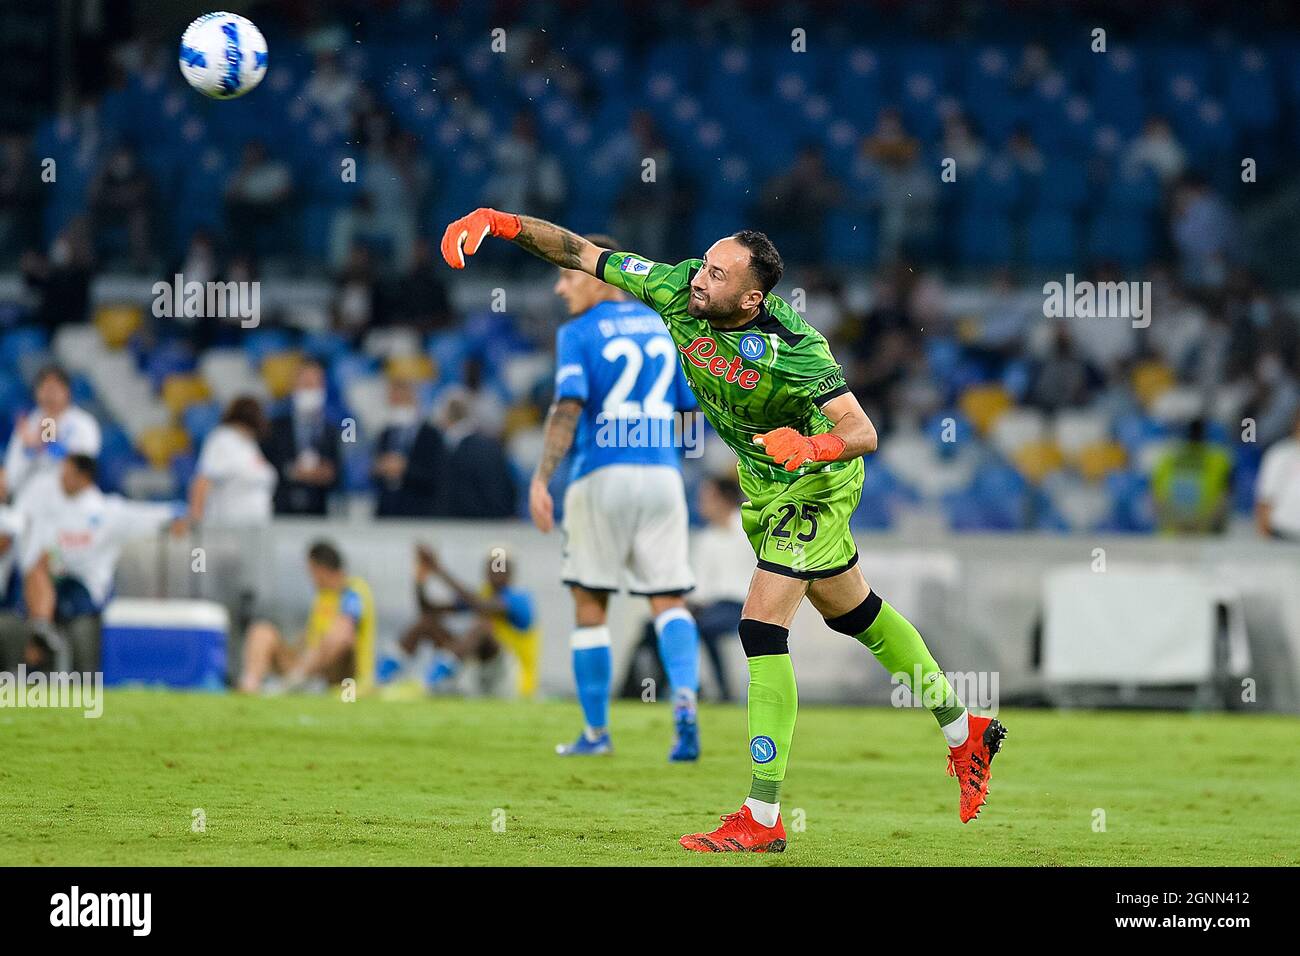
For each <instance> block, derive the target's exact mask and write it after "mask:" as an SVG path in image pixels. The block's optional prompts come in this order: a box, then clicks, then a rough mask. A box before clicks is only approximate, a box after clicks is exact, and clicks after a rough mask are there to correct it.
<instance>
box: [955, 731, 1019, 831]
mask: <svg viewBox="0 0 1300 956" xmlns="http://www.w3.org/2000/svg"><path fill="white" fill-rule="evenodd" d="M969 720H970V734H969V736H967V738H966V742H965V743H964V744H962V745H961V746H960V747H950V748H949V753H948V776H950V777H956V778H957V783H958V784H960V785H961V804H960V806H959V807H958V815H959V816H960V817H961V822H962V823H969V822H970V821H971V820H973V819H975V817H977V816H979V812H980V807H982V806H984V800H985V799H986V798H987V797H988V795H989V774H990V772H991V771H990V765H991V764H992V763H993V758H994V757H995V756H997V753H998V751H999V750H1000V749H1001V748H1002V738H1003V737H1005V736H1006V735H1007V729H1006V728H1005V727H1003V726H1002V724H1001V722H1000V721H998V720H997V718H995V717H976V716H975V715H974V714H971V715H970V717H969Z"/></svg>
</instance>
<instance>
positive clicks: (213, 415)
mask: <svg viewBox="0 0 1300 956" xmlns="http://www.w3.org/2000/svg"><path fill="white" fill-rule="evenodd" d="M221 414H222V408H221V406H220V405H218V404H217V403H216V402H196V403H195V404H193V405H190V406H189V407H188V408H186V409H185V411H184V412H182V413H181V424H182V425H184V427H185V430H186V431H187V432H189V435H190V441H191V442H192V444H193V445H194V446H195V447H198V446H199V445H202V444H203V439H205V438H207V437H208V432H210V431H212V429H214V428H216V427H217V425H218V424H219V423H220V422H221Z"/></svg>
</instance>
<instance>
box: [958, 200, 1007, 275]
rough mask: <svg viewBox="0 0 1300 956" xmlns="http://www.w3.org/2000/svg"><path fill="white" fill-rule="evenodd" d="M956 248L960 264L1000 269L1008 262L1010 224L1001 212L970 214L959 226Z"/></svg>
mask: <svg viewBox="0 0 1300 956" xmlns="http://www.w3.org/2000/svg"><path fill="white" fill-rule="evenodd" d="M957 232H958V235H957V247H958V249H959V250H960V253H961V258H962V260H963V261H965V262H968V263H973V264H977V265H1001V264H1004V263H1007V262H1010V261H1011V258H1012V247H1013V236H1012V232H1011V220H1010V218H1009V217H1008V216H1007V215H1006V214H1005V213H1001V212H980V211H974V210H972V211H969V212H966V213H963V214H962V216H961V219H960V221H959V224H958V230H957Z"/></svg>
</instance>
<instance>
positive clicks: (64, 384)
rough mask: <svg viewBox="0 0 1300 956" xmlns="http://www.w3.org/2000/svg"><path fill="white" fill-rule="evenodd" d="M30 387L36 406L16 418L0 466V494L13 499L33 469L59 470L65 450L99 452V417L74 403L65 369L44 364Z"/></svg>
mask: <svg viewBox="0 0 1300 956" xmlns="http://www.w3.org/2000/svg"><path fill="white" fill-rule="evenodd" d="M34 391H35V395H36V407H35V408H34V409H32V410H31V411H30V412H28V413H27V414H26V415H24V416H23V417H22V418H21V419H19V421H18V423H17V425H16V426H15V427H14V431H13V435H12V436H11V437H10V439H9V448H8V450H7V451H6V453H5V459H4V469H3V471H0V498H12V499H13V500H17V498H18V495H19V494H20V493H21V492H22V490H23V487H24V486H25V485H26V484H27V482H29V481H31V480H32V479H33V478H35V477H36V476H37V475H41V474H58V471H59V464H60V462H61V461H62V460H63V459H64V458H66V457H67V456H68V455H86V456H88V457H90V458H96V457H98V455H99V448H100V444H101V442H102V437H101V435H100V430H99V422H97V421H95V418H94V416H93V415H91V414H90V413H88V412H86V411H84V410H83V409H80V408H78V407H77V406H76V405H73V404H72V383H71V381H70V380H69V378H68V373H67V372H65V371H64V370H63V369H61V368H59V367H58V366H57V365H48V366H46V367H45V368H43V369H41V371H40V372H39V373H37V375H36V384H35V388H34Z"/></svg>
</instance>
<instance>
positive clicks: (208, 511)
mask: <svg viewBox="0 0 1300 956" xmlns="http://www.w3.org/2000/svg"><path fill="white" fill-rule="evenodd" d="M266 431H267V426H266V417H265V416H264V415H263V413H262V405H261V403H260V402H258V400H257V399H256V398H253V397H252V396H249V395H241V396H240V397H238V398H236V399H234V400H233V401H232V402H231V403H230V405H229V406H228V407H227V408H226V412H225V414H224V415H223V416H222V418H221V424H220V425H218V426H217V427H216V428H214V429H213V430H212V431H211V432H210V433H209V434H208V436H207V438H205V439H204V440H203V448H202V450H201V451H200V452H199V459H198V464H197V465H196V466H195V469H194V478H193V479H192V480H191V481H190V489H189V500H190V517H191V518H192V519H193V520H194V521H195V522H201V523H202V524H203V526H204V527H205V528H222V529H225V528H263V527H266V526H267V525H269V524H270V523H271V514H272V499H273V496H274V494H275V486H276V483H277V481H278V480H279V476H278V475H277V474H276V470H275V469H274V468H273V467H272V466H271V463H270V462H268V461H267V460H266V456H265V455H264V454H263V453H262V448H261V446H260V445H259V442H260V441H262V440H263V439H264V438H265V436H266Z"/></svg>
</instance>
